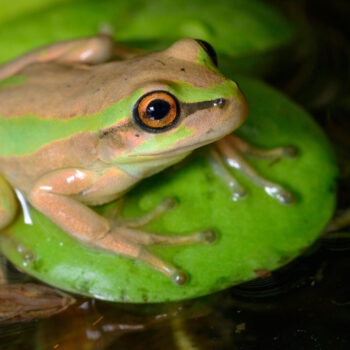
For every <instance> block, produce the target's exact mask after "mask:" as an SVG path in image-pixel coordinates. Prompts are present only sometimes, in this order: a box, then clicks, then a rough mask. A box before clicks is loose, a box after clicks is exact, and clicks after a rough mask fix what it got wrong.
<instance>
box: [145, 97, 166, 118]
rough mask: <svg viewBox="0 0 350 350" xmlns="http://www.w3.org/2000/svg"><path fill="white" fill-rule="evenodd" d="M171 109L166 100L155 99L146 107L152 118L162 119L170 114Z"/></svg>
mask: <svg viewBox="0 0 350 350" xmlns="http://www.w3.org/2000/svg"><path fill="white" fill-rule="evenodd" d="M169 111H170V105H169V103H168V102H166V101H164V100H159V99H158V100H153V101H152V102H150V103H149V105H148V106H147V109H146V113H147V116H148V118H149V119H151V120H160V119H163V118H164V117H166V116H167V115H168V113H169Z"/></svg>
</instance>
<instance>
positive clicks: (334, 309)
mask: <svg viewBox="0 0 350 350" xmlns="http://www.w3.org/2000/svg"><path fill="white" fill-rule="evenodd" d="M275 3H276V5H277V6H278V7H280V8H281V10H282V11H284V12H285V14H286V15H287V16H289V17H290V18H291V19H292V20H293V21H294V22H295V23H296V25H297V26H298V28H300V34H299V38H298V40H297V41H296V43H295V44H294V45H293V47H292V48H290V49H288V50H287V51H286V52H285V53H284V55H285V57H287V58H288V59H287V60H286V59H285V58H284V59H283V60H281V62H283V64H281V65H280V66H279V67H278V69H277V68H276V69H274V70H273V71H271V73H270V74H268V76H267V78H266V79H267V80H268V81H269V82H270V83H272V84H273V85H275V86H277V87H278V88H279V89H281V90H283V91H285V93H287V94H288V95H290V96H291V97H292V98H293V99H295V100H296V101H298V102H299V103H300V104H302V105H303V106H304V107H305V108H306V109H307V110H309V111H310V112H311V113H312V114H313V115H314V116H315V119H316V121H317V122H318V123H319V124H320V125H322V127H323V128H324V129H325V131H326V133H327V134H328V136H329V138H330V139H331V141H332V143H333V145H334V148H335V150H336V154H337V157H338V162H339V166H340V170H341V171H340V173H341V175H340V178H339V203H338V213H341V211H342V210H344V209H345V208H349V207H350V181H349V180H350V179H349V178H350V98H349V97H350V86H349V85H350V83H349V82H350V79H349V78H350V45H349V34H350V26H349V24H348V23H349V19H350V2H349V1H348V0H336V1H332V2H330V1H325V0H321V1H317V2H316V1H308V0H305V1H301V0H300V1H289V2H288V1H275ZM342 232H345V233H347V232H349V229H348V230H346V229H345V230H343V231H342ZM349 253H350V240H349V238H347V237H346V235H345V237H340V238H336V236H333V238H332V237H328V238H324V239H322V240H320V241H319V242H318V243H317V244H316V245H315V246H314V247H311V248H310V249H309V250H308V251H307V252H306V253H305V255H304V256H302V257H300V258H299V259H297V260H296V261H294V262H293V263H291V264H289V265H288V266H286V267H284V268H283V269H281V270H279V271H276V272H274V273H273V274H272V276H270V277H266V278H262V279H260V280H258V281H253V282H250V283H247V284H244V285H240V286H237V287H234V288H231V289H229V290H226V291H224V292H221V293H218V294H215V295H212V296H209V297H205V298H200V299H197V300H192V301H187V302H185V303H172V304H162V305H143V306H140V305H136V306H135V305H134V306H133V305H121V304H111V303H106V302H100V301H96V300H91V299H78V301H77V303H76V304H75V305H74V306H73V307H71V308H69V309H68V310H67V311H65V312H63V313H61V314H59V315H56V316H54V317H51V318H50V319H47V320H42V321H34V322H29V323H25V324H13V325H7V326H0V349H1V350H5V349H6V350H7V349H11V350H12V349H21V350H26V349H30V350H32V349H38V350H40V349H45V350H46V349H65V350H70V349H78V350H80V349H84V350H98V349H100V350H102V349H104V350H109V349H148V350H153V349H155V350H156V349H164V348H166V349H168V350H172V349H180V350H182V349H220V350H221V349H222V350H225V349H244V350H245V349H254V350H255V349H270V350H274V349H307V350H313V349H325V350H328V349H337V350H342V349H350V280H349V272H348V271H349V270H350V254H349Z"/></svg>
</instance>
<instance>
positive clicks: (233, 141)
mask: <svg viewBox="0 0 350 350" xmlns="http://www.w3.org/2000/svg"><path fill="white" fill-rule="evenodd" d="M215 146H216V148H217V149H218V150H219V152H220V153H221V154H222V156H223V158H224V160H225V162H226V164H227V165H228V166H229V167H231V168H234V169H236V170H238V171H240V172H241V173H243V174H244V175H245V176H247V177H248V178H249V179H250V180H251V181H252V182H253V183H255V184H256V185H257V186H260V187H263V188H264V190H265V192H266V193H267V194H268V195H269V196H271V197H272V198H275V199H277V200H278V201H279V202H280V203H282V204H291V203H293V202H294V201H295V198H294V195H293V194H292V193H291V192H289V191H287V190H286V189H284V188H283V187H282V186H280V185H278V184H276V183H273V182H271V181H269V180H267V179H265V178H264V177H262V176H261V175H259V174H258V173H257V172H256V171H255V169H253V168H252V167H251V166H250V165H249V164H248V163H247V161H246V160H245V159H244V158H243V156H242V154H241V153H245V154H247V155H250V156H253V157H258V158H264V159H278V158H281V157H288V158H293V157H295V156H296V155H297V151H296V149H295V148H294V147H292V146H287V147H279V148H274V149H270V150H261V149H258V148H257V147H254V146H252V145H250V144H248V143H247V142H245V141H243V140H241V139H240V138H238V137H237V136H233V135H228V136H226V137H224V138H223V139H221V140H219V141H217V142H216V143H215ZM214 152H215V150H214ZM218 164H219V167H221V168H222V172H224V171H225V174H226V177H224V180H225V181H226V182H228V183H229V180H230V179H233V177H232V175H230V174H227V170H225V169H224V168H223V164H220V163H218ZM230 181H232V180H230Z"/></svg>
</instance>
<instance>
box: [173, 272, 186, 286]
mask: <svg viewBox="0 0 350 350" xmlns="http://www.w3.org/2000/svg"><path fill="white" fill-rule="evenodd" d="M170 278H171V280H172V281H173V283H174V284H175V285H177V286H184V285H185V284H186V283H187V281H188V276H187V274H186V273H185V272H183V271H175V272H174V273H173V274H172V276H171V277H170Z"/></svg>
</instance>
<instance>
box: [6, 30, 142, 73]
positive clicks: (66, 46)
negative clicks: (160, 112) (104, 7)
mask: <svg viewBox="0 0 350 350" xmlns="http://www.w3.org/2000/svg"><path fill="white" fill-rule="evenodd" d="M141 53H142V51H141V50H138V49H130V48H127V47H124V46H122V45H119V44H117V43H115V41H114V40H113V38H112V37H111V36H109V35H106V34H100V35H95V36H91V37H87V38H80V39H73V40H66V41H61V42H57V43H54V44H51V45H46V46H42V47H40V48H38V49H35V50H33V51H30V52H28V53H26V54H24V55H22V56H20V57H18V58H17V59H15V60H12V61H10V62H9V63H6V64H4V65H2V66H0V80H3V79H5V78H8V77H10V76H11V75H14V74H16V73H17V72H18V71H20V70H21V69H23V68H24V67H26V66H28V65H30V64H32V63H40V62H52V61H55V62H58V63H63V64H86V65H93V64H100V63H104V62H108V61H111V60H122V59H126V58H130V57H134V56H137V55H140V54H141Z"/></svg>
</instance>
